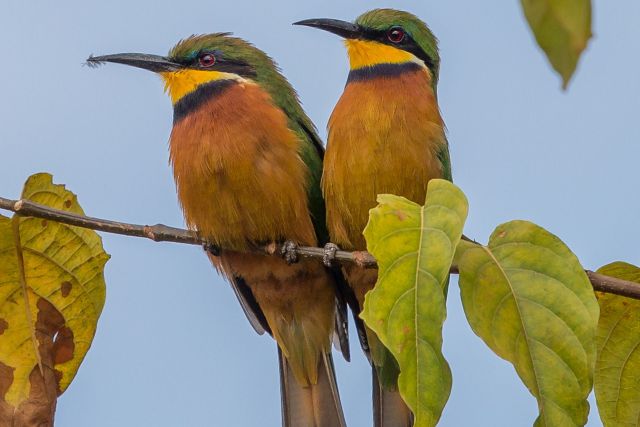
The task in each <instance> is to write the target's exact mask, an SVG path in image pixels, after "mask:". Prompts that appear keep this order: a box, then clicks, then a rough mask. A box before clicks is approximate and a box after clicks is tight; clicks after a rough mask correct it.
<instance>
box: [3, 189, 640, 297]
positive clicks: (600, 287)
mask: <svg viewBox="0 0 640 427" xmlns="http://www.w3.org/2000/svg"><path fill="white" fill-rule="evenodd" d="M0 209H4V210H9V211H12V212H15V213H16V214H17V215H20V216H30V217H35V218H42V219H48V220H51V221H56V222H61V223H63V224H68V225H75V226H77V227H82V228H89V229H91V230H97V231H104V232H106V233H114V234H122V235H125V236H134V237H144V238H147V239H151V240H153V241H155V242H175V243H186V244H190V245H205V244H207V243H208V242H207V241H206V240H205V239H202V238H201V237H199V236H198V235H197V234H196V233H195V232H193V231H189V230H183V229H181V228H175V227H169V226H167V225H163V224H156V225H138V224H127V223H124V222H117V221H111V220H107V219H101V218H93V217H88V216H83V215H78V214H74V213H71V212H67V211H62V210H59V209H54V208H50V207H48V206H44V205H40V204H38V203H34V202H31V201H29V200H24V199H23V200H10V199H5V198H3V197H0ZM464 239H465V240H469V241H471V242H474V241H473V240H470V239H468V238H467V237H464ZM281 249H282V246H281V245H277V244H270V245H266V246H263V247H260V248H256V249H255V250H256V251H257V252H262V253H266V254H269V255H275V254H280V253H281ZM296 252H297V254H298V255H300V256H303V257H313V258H323V257H324V256H325V251H324V249H323V248H316V247H310V246H299V247H297V248H296ZM334 259H335V260H336V261H339V262H353V263H356V264H357V265H359V266H360V267H362V268H376V267H377V264H376V260H375V258H374V257H373V256H372V255H371V254H370V253H368V252H347V251H340V250H338V251H336V254H335V257H334ZM451 273H452V274H458V268H457V267H456V266H452V267H451ZM586 273H587V276H588V277H589V280H590V281H591V284H592V285H593V289H594V290H596V291H601V292H607V293H611V294H616V295H622V296H625V297H629V298H634V299H640V285H639V284H637V283H635V282H630V281H627V280H622V279H617V278H615V277H610V276H605V275H603V274H599V273H595V272H593V271H590V270H586Z"/></svg>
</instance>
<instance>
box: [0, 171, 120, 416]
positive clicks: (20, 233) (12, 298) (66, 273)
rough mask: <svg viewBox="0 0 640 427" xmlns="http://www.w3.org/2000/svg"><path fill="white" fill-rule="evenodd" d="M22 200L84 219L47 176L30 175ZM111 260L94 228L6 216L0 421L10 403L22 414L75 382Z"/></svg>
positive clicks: (0, 284) (0, 292)
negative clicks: (26, 407)
mask: <svg viewBox="0 0 640 427" xmlns="http://www.w3.org/2000/svg"><path fill="white" fill-rule="evenodd" d="M22 198H24V199H29V200H31V201H34V202H37V203H40V204H42V205H47V206H50V207H53V208H56V209H62V210H67V211H71V212H75V213H79V214H83V212H82V209H81V208H80V206H79V205H78V202H77V200H76V196H75V195H74V194H73V193H71V192H70V191H68V190H66V189H65V188H64V186H62V185H54V184H53V183H52V177H51V175H49V174H36V175H33V176H31V177H30V178H29V179H28V180H27V182H26V183H25V187H24V190H23V193H22ZM12 223H13V225H14V227H12ZM108 259H109V255H107V254H106V253H105V252H104V250H103V248H102V241H101V239H100V237H99V236H98V235H97V234H96V233H95V232H94V231H91V230H86V229H82V228H78V227H71V226H67V225H64V224H60V223H57V222H54V221H47V220H43V219H38V218H23V217H14V218H13V219H9V218H6V217H4V216H0V420H2V415H3V410H2V409H3V408H5V409H6V405H9V406H10V407H13V408H15V411H16V413H17V415H15V416H21V415H20V414H19V413H20V412H21V411H22V410H21V409H20V405H21V404H23V403H25V402H27V401H29V400H33V399H36V400H37V399H38V398H39V399H44V398H46V399H48V400H51V399H53V401H54V402H55V398H56V397H57V396H58V395H60V394H61V393H62V392H64V391H65V389H66V388H67V387H68V385H69V383H70V382H71V381H72V380H73V377H74V376H75V374H76V372H77V370H78V368H79V366H80V363H81V362H82V360H83V358H84V356H85V355H86V353H87V351H88V350H89V347H90V345H91V342H92V340H93V336H94V334H95V331H96V326H97V321H98V317H99V316H100V313H101V311H102V307H103V305H104V300H105V282H104V275H103V270H104V265H105V263H106V262H107V260H108ZM22 267H24V274H22V270H23V269H22ZM54 407H55V406H54ZM30 410H31V409H30ZM5 415H6V414H5ZM45 418H46V417H45Z"/></svg>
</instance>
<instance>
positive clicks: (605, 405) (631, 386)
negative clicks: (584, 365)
mask: <svg viewBox="0 0 640 427" xmlns="http://www.w3.org/2000/svg"><path fill="white" fill-rule="evenodd" d="M598 273H601V274H605V275H607V276H613V277H617V278H619V279H623V280H629V281H632V282H636V283H640V268H638V267H636V266H635V265H631V264H627V263H625V262H614V263H612V264H608V265H605V266H604V267H602V268H600V269H599V270H598ZM598 302H599V303H600V322H599V323H598V334H597V337H596V342H597V347H598V359H597V361H596V375H595V379H594V387H595V391H596V401H597V403H598V409H599V410H600V418H601V419H602V422H603V424H604V425H605V426H606V427H637V426H640V301H638V300H635V299H631V298H626V297H622V296H619V295H613V294H605V293H598Z"/></svg>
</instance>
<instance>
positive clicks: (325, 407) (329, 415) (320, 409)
mask: <svg viewBox="0 0 640 427" xmlns="http://www.w3.org/2000/svg"><path fill="white" fill-rule="evenodd" d="M278 359H279V361H280V389H281V397H282V425H283V427H346V422H345V420H344V415H343V413H342V405H341V404H340V395H339V394H338V386H337V384H336V376H335V372H334V368H333V360H332V358H331V354H330V353H327V354H325V355H324V357H323V358H321V360H320V362H319V365H320V366H319V367H318V382H317V383H316V384H312V385H310V386H306V387H303V386H301V385H300V384H299V382H298V381H297V380H296V378H295V377H294V375H293V372H292V371H291V369H290V367H289V363H288V362H287V359H286V358H285V357H284V356H283V354H282V351H280V349H279V348H278Z"/></svg>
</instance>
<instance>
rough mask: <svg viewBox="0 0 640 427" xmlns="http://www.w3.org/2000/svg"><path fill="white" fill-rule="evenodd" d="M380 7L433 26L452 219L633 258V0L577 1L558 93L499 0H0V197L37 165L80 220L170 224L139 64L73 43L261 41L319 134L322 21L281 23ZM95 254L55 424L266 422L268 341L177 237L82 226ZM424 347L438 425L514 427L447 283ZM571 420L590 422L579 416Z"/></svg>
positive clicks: (272, 373)
mask: <svg viewBox="0 0 640 427" xmlns="http://www.w3.org/2000/svg"><path fill="white" fill-rule="evenodd" d="M379 6H394V7H398V8H403V9H406V10H409V11H412V12H414V13H415V14H417V15H419V16H420V17H422V18H423V19H424V20H426V21H427V22H428V23H429V25H430V26H431V27H432V29H433V31H434V32H435V33H436V35H437V36H438V37H439V38H440V40H441V50H442V61H443V62H442V73H441V79H440V88H439V96H440V103H441V104H440V105H441V108H442V112H443V115H444V118H445V120H446V122H447V125H448V128H449V140H450V144H451V152H452V159H453V174H454V180H455V182H456V183H457V184H458V185H459V186H460V187H461V188H462V189H463V190H464V191H465V192H466V194H467V196H468V198H469V201H470V206H471V208H470V215H469V220H468V223H467V227H466V230H465V232H466V234H467V235H469V236H471V237H473V238H476V239H478V240H482V241H486V240H487V238H488V236H489V234H490V232H491V231H492V230H493V228H494V227H495V226H496V225H497V224H499V223H501V222H504V221H507V220H510V219H529V220H532V221H534V222H536V223H538V224H540V225H542V226H544V227H546V228H547V229H549V230H550V231H552V232H554V233H556V234H558V235H559V236H560V237H561V238H562V239H563V240H564V241H565V242H566V243H567V244H568V245H569V247H571V248H572V249H573V250H574V251H575V252H576V254H577V255H578V257H579V258H580V259H581V261H582V262H583V263H584V265H585V266H586V267H589V268H596V267H598V266H600V265H602V264H604V263H607V262H609V261H611V260H616V259H624V260H627V261H630V262H634V263H638V262H640V253H639V251H638V249H637V247H638V246H637V241H638V240H640V228H639V227H638V218H639V217H640V202H639V200H638V196H637V186H638V182H639V178H640V168H639V163H638V159H640V126H638V122H639V119H638V118H639V116H638V115H639V112H640V79H639V78H638V75H639V73H638V68H640V59H638V55H637V52H638V42H639V41H640V27H639V26H638V23H639V22H640V3H638V2H637V1H636V0H618V1H617V2H615V4H612V3H611V2H606V1H604V0H597V1H596V2H595V5H594V7H595V17H594V21H595V25H594V32H595V35H596V36H595V39H594V40H593V41H592V43H591V44H590V47H589V49H588V51H587V52H586V55H585V56H584V58H583V61H582V63H581V64H580V69H579V70H578V73H577V75H576V76H575V78H574V80H573V82H572V84H571V86H570V88H569V91H568V92H566V93H563V92H562V91H561V90H560V82H559V79H558V77H557V76H556V75H555V74H553V73H552V71H551V69H550V67H549V66H548V64H547V62H546V59H545V58H544V57H543V55H542V53H541V52H540V51H539V49H538V48H537V47H536V46H535V45H534V43H533V40H532V37H531V35H530V33H529V30H528V29H527V27H526V25H525V22H524V20H523V17H522V14H521V11H520V8H519V2H518V1H516V0H511V1H509V2H479V1H475V0H447V1H439V2H436V1H432V0H421V1H396V2H386V3H385V2H381V1H377V0H375V1H366V2H365V1H361V0H358V1H345V0H325V1H315V2H301V1H293V0H287V1H268V2H266V1H258V0H247V1H244V2H214V1H202V0H182V1H180V2H177V1H168V0H153V1H152V0H138V1H133V0H110V1H100V2H96V1H88V0H83V1H78V0H67V1H64V0H63V1H58V2H51V1H44V0H28V1H25V0H5V1H4V2H3V3H2V6H0V51H1V52H2V56H3V58H2V67H0V82H1V83H0V86H1V87H2V102H1V103H0V117H2V122H1V125H0V144H1V147H2V151H1V152H2V159H3V166H2V168H0V195H2V196H9V197H13V196H17V195H18V194H19V191H20V188H21V186H22V183H23V182H24V180H25V179H26V177H27V176H28V175H30V174H31V173H34V172H39V171H48V172H51V173H53V174H54V178H55V180H56V182H61V183H66V184H67V185H68V186H69V188H71V189H72V190H73V191H74V192H76V193H77V194H78V195H79V199H80V202H81V203H82V206H83V207H84V208H85V210H86V211H87V213H89V214H92V215H96V216H102V217H107V218H113V219H118V220H123V221H130V222H139V223H156V222H162V223H165V224H171V225H182V217H181V213H180V211H179V208H178V205H177V203H176V197H175V191H174V185H173V181H172V177H171V173H170V169H169V167H168V163H167V158H168V154H167V140H168V135H169V132H170V129H171V106H170V102H169V100H168V98H167V97H166V96H165V95H164V94H163V93H162V85H161V83H160V81H159V79H158V78H157V77H154V76H153V75H152V74H150V73H148V72H145V71H142V70H134V69H131V68H128V67H123V66H116V65H113V66H111V65H110V66H106V67H103V68H101V69H98V70H93V69H90V68H88V67H83V66H82V63H83V61H84V59H85V58H86V57H87V56H88V55H89V54H91V53H94V54H106V53H115V52H127V51H140V52H147V53H158V54H164V53H166V52H167V50H168V49H169V48H170V47H171V46H172V45H173V44H174V43H175V42H176V41H177V40H179V39H180V38H182V37H185V36H188V35H190V34H192V33H206V32H217V31H233V32H234V33H235V34H236V35H238V36H241V37H243V38H246V39H248V40H250V41H252V42H254V43H255V44H256V45H257V46H258V47H260V48H262V49H264V50H265V51H267V52H268V53H269V54H271V55H272V56H273V57H274V58H275V59H276V60H277V61H278V62H279V64H280V65H281V67H282V69H283V70H284V73H285V74H286V75H287V77H288V78H289V79H290V81H291V82H292V83H293V85H294V86H295V87H296V88H297V89H298V91H299V93H300V96H301V98H302V100H303V102H304V106H305V108H306V110H307V112H308V113H309V115H310V116H311V117H312V119H313V120H314V121H315V123H316V124H317V125H318V128H319V129H320V131H321V134H322V136H323V137H324V136H325V135H326V132H325V130H324V128H325V125H326V122H327V118H328V115H329V114H330V112H331V109H332V108H333V105H334V104H335V102H336V100H337V99H338V97H339V95H340V93H341V91H342V88H343V86H344V81H345V78H346V73H347V62H346V55H345V52H344V49H343V47H342V45H341V43H340V41H339V39H338V38H337V37H335V36H332V35H330V34H328V33H324V32H321V31H314V30H311V29H309V28H299V27H292V26H291V25H290V24H291V22H294V21H297V20H300V19H303V18H314V17H331V18H341V19H348V20H351V19H353V18H355V17H356V16H357V15H359V14H360V13H361V12H363V11H365V10H367V9H371V8H373V7H379ZM104 244H105V247H106V249H107V251H108V252H110V253H111V254H112V259H111V261H110V262H109V263H108V264H107V269H106V279H107V286H108V292H107V294H108V296H107V302H106V305H105V309H104V312H103V314H102V318H101V319H100V323H99V326H98V332H97V335H96V338H95V341H94V344H93V347H92V348H91V350H90V352H89V354H88V356H87V358H86V360H85V362H84V364H83V366H82V367H81V369H80V371H79V373H78V376H77V377H76V380H75V381H74V383H73V384H72V385H71V387H70V388H69V390H68V391H67V392H66V393H65V394H64V395H63V396H62V397H61V399H60V400H59V406H58V413H57V425H59V426H63V427H86V426H92V427H103V426H109V427H112V426H136V427H137V426H153V427H156V426H158V427H165V426H166V427H176V426H188V427H191V426H194V427H199V426H234V427H235V426H238V427H253V426H278V425H279V423H280V403H279V402H280V401H279V389H278V376H277V361H276V352H275V344H274V343H273V341H272V340H271V339H270V338H268V337H259V336H257V335H255V333H254V332H253V330H252V329H251V327H250V326H249V324H248V322H247V321H246V319H245V318H244V315H243V314H242V311H241V310H240V308H239V307H238V305H237V303H236V301H235V298H234V296H233V294H232V292H231V290H230V289H229V287H228V286H227V285H226V284H225V283H224V282H223V281H222V280H221V279H220V278H219V277H218V276H217V275H216V273H215V271H214V269H213V268H212V267H211V266H210V265H209V262H208V260H207V259H206V257H205V256H204V254H203V253H202V251H201V250H200V249H199V248H197V247H188V246H183V245H175V244H168V243H165V244H157V243H152V242H150V241H146V240H142V239H134V238H126V237H119V236H112V235H104ZM448 308H449V313H448V319H447V322H446V325H445V331H444V353H445V356H446V357H447V359H448V360H449V363H450V364H451V367H452V370H453V378H454V383H453V391H452V395H451V399H450V401H449V403H448V405H447V407H446V409H445V411H444V415H443V417H442V421H441V423H440V425H441V426H447V427H460V426H470V425H474V426H492V427H502V426H504V427H511V426H527V425H531V424H532V423H533V420H534V419H535V416H536V413H537V411H536V403H535V400H534V399H533V397H531V396H530V395H529V393H528V391H527V390H526V389H525V387H524V386H523V385H522V384H521V383H520V380H519V379H518V377H517V376H516V374H515V371H514V370H513V368H512V367H511V365H510V364H508V363H507V362H505V361H503V360H501V359H499V358H497V357H496V356H494V355H493V353H491V352H490V350H488V348H486V347H485V345H484V344H483V343H482V342H481V341H480V339H478V338H477V337H476V336H475V335H474V334H473V333H472V332H471V330H470V328H469V327H468V325H467V324H466V321H465V319H464V315H463V313H462V310H461V306H460V302H459V292H458V291H457V287H456V281H455V280H454V281H453V283H452V286H451V290H450V294H449V307H448ZM352 341H353V344H352V353H353V362H352V363H350V364H346V363H345V362H344V361H342V360H341V359H338V358H336V360H337V370H338V378H339V385H340V391H341V394H342V398H343V404H344V407H345V412H346V417H347V420H348V422H349V425H350V426H356V427H358V426H369V425H371V421H370V419H371V415H370V385H369V381H370V378H369V377H370V374H369V367H368V365H367V364H366V362H365V359H364V358H363V357H362V355H361V353H360V351H359V348H358V344H357V340H355V339H353V340H352ZM589 425H590V426H599V425H601V424H600V421H599V420H598V418H597V414H596V412H595V409H594V410H593V411H592V414H591V417H590V423H589Z"/></svg>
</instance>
